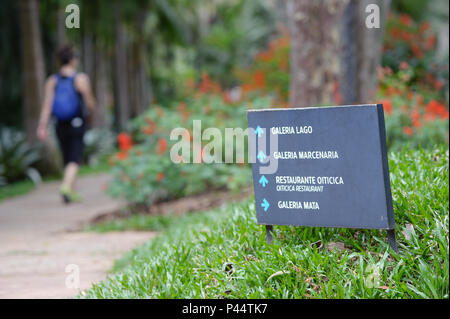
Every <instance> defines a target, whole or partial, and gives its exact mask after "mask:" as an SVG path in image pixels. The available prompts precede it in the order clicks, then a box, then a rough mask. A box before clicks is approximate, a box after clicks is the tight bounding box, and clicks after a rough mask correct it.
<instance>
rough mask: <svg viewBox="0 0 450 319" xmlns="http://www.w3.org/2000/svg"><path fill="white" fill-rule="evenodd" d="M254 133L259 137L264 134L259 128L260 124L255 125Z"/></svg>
mask: <svg viewBox="0 0 450 319" xmlns="http://www.w3.org/2000/svg"><path fill="white" fill-rule="evenodd" d="M255 134H256V135H258V137H261V136H262V135H263V134H264V130H263V129H262V128H261V126H259V125H258V126H257V127H256V130H255Z"/></svg>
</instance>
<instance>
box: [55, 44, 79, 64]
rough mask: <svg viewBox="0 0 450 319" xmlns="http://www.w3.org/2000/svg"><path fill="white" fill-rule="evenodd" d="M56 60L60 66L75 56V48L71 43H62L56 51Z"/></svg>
mask: <svg viewBox="0 0 450 319" xmlns="http://www.w3.org/2000/svg"><path fill="white" fill-rule="evenodd" d="M56 56H57V58H58V62H59V64H60V65H61V66H63V65H66V64H69V63H70V61H72V59H73V58H75V57H76V53H75V50H74V48H73V46H72V45H71V44H66V45H63V46H62V47H60V48H59V49H58V51H57V52H56Z"/></svg>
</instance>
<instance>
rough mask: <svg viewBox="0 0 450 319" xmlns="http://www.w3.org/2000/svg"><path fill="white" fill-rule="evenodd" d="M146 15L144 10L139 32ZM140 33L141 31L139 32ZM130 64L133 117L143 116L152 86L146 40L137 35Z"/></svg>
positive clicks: (140, 15) (132, 46) (138, 27)
mask: <svg viewBox="0 0 450 319" xmlns="http://www.w3.org/2000/svg"><path fill="white" fill-rule="evenodd" d="M145 18H146V13H145V11H144V10H142V11H141V12H140V13H139V16H138V21H137V30H142V29H143V27H144V22H145ZM138 32H139V31H138ZM128 62H129V81H128V84H129V92H130V105H131V111H132V116H138V115H140V114H142V113H143V112H144V110H145V108H146V107H147V106H148V104H149V101H150V96H151V86H150V82H149V79H148V74H147V63H146V50H145V38H144V37H143V35H142V34H137V35H136V37H135V39H134V41H133V43H132V45H131V46H130V51H129V55H128Z"/></svg>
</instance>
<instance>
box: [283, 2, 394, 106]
mask: <svg viewBox="0 0 450 319" xmlns="http://www.w3.org/2000/svg"><path fill="white" fill-rule="evenodd" d="M371 3H374V4H377V5H378V6H379V8H380V16H381V18H380V25H381V28H379V29H376V28H374V29H369V28H367V27H366V24H365V20H366V17H367V15H368V14H369V13H366V12H365V9H366V6H367V5H369V4H371ZM388 7H389V1H382V0H370V1H369V0H323V1H308V0H289V2H288V5H287V12H288V22H289V30H290V34H291V84H290V104H291V106H292V107H299V106H313V105H320V104H331V103H334V104H356V103H373V97H374V95H375V92H376V88H377V72H376V68H377V66H378V65H379V63H380V57H381V49H382V36H383V31H384V29H383V25H384V20H385V17H386V14H387V11H388Z"/></svg>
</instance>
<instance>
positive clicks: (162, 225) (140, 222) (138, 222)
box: [85, 215, 177, 233]
mask: <svg viewBox="0 0 450 319" xmlns="http://www.w3.org/2000/svg"><path fill="white" fill-rule="evenodd" d="M176 218H177V217H175V216H172V215H167V216H165V215H162V216H151V217H149V216H147V215H132V216H130V217H128V218H123V219H121V218H119V219H114V220H111V221H108V222H104V223H100V224H95V225H89V226H88V227H86V229H85V230H86V231H95V232H99V233H104V232H109V231H123V230H130V229H132V230H151V231H162V230H165V229H167V228H168V227H169V226H170V225H171V224H172V223H173V221H174V219H176Z"/></svg>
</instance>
